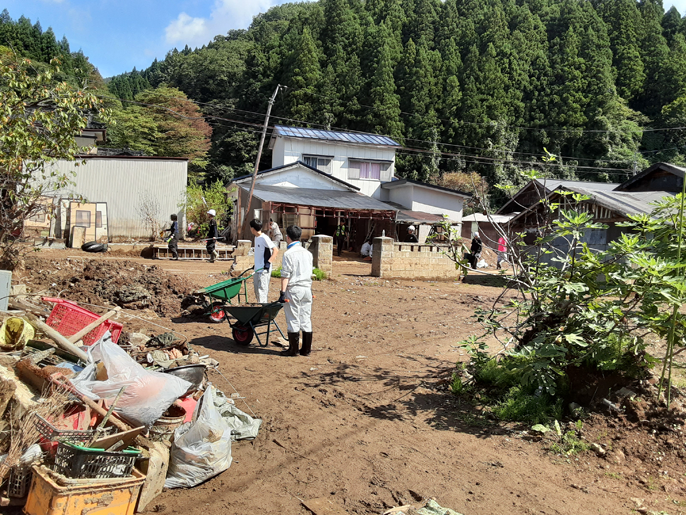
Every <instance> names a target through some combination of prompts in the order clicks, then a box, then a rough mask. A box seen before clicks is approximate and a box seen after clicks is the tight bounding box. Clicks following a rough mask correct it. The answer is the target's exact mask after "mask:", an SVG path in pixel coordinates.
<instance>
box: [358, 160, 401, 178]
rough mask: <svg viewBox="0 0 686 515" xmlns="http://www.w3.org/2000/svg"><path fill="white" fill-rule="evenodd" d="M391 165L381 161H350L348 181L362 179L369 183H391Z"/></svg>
mask: <svg viewBox="0 0 686 515" xmlns="http://www.w3.org/2000/svg"><path fill="white" fill-rule="evenodd" d="M390 169H391V163H385V162H381V161H355V160H352V159H351V160H350V165H349V167H348V179H362V180H368V181H390V180H391V177H390Z"/></svg>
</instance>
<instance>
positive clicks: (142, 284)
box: [23, 258, 195, 317]
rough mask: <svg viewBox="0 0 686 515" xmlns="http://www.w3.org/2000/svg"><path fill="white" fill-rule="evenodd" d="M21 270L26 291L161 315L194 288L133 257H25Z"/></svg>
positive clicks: (169, 313) (173, 309) (175, 309)
mask: <svg viewBox="0 0 686 515" xmlns="http://www.w3.org/2000/svg"><path fill="white" fill-rule="evenodd" d="M25 271H26V274H25V275H26V276H25V277H24V278H23V282H24V283H25V284H26V286H27V288H28V290H29V293H34V294H41V295H51V296H54V297H57V296H60V297H67V298H72V299H78V300H79V302H81V303H84V304H94V305H98V306H101V305H114V306H120V307H122V308H126V309H151V310H153V311H155V312H156V313H157V314H158V315H160V316H163V317H168V316H174V315H177V314H178V313H179V302H180V300H181V299H183V298H184V297H185V296H186V295H188V294H189V293H190V292H192V291H193V290H194V289H195V287H194V285H193V284H191V283H190V282H189V281H187V280H185V279H184V278H182V277H179V276H177V275H173V274H165V273H164V271H163V270H162V269H161V268H159V267H158V266H155V265H153V266H150V265H144V264H141V263H136V262H134V261H111V262H110V261H105V260H102V259H81V258H67V259H61V260H50V261H47V260H45V259H35V258H34V259H27V260H26V265H25ZM60 293H61V295H60Z"/></svg>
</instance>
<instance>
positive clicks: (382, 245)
mask: <svg viewBox="0 0 686 515" xmlns="http://www.w3.org/2000/svg"><path fill="white" fill-rule="evenodd" d="M372 244H373V246H374V247H373V249H372V275H373V276H374V277H383V276H384V275H389V272H390V271H391V262H392V260H393V238H384V237H380V238H374V241H373V243H372Z"/></svg>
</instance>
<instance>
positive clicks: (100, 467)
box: [55, 442, 140, 479]
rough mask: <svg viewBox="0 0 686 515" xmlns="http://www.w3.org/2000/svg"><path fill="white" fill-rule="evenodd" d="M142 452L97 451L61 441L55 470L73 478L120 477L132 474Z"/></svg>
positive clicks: (56, 456)
mask: <svg viewBox="0 0 686 515" xmlns="http://www.w3.org/2000/svg"><path fill="white" fill-rule="evenodd" d="M139 456H140V453H138V452H136V453H128V452H107V451H96V450H92V449H84V448H79V447H75V446H73V445H71V444H69V443H68V442H60V444H59V446H58V447H57V454H56V455H55V471H57V472H59V473H60V474H62V475H64V476H67V477H73V478H98V479H99V478H118V477H127V476H130V475H131V470H133V464H134V462H135V461H136V458H138V457H139Z"/></svg>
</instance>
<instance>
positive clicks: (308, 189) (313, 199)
mask: <svg viewBox="0 0 686 515" xmlns="http://www.w3.org/2000/svg"><path fill="white" fill-rule="evenodd" d="M269 148H270V149H271V150H272V168H270V169H269V170H265V171H263V172H260V173H259V174H258V176H257V181H256V185H255V191H254V193H253V200H252V203H251V205H250V210H251V212H250V214H249V217H250V218H258V219H261V220H262V221H263V222H267V221H268V220H269V218H272V219H274V220H275V221H276V222H277V223H278V224H279V225H280V226H282V227H285V226H287V225H290V224H292V223H298V224H299V225H300V226H301V227H302V228H303V229H304V237H309V236H311V235H312V234H314V233H318V234H329V235H332V234H333V233H334V231H335V228H336V226H337V225H338V223H339V221H341V220H342V221H345V223H346V224H347V225H348V227H349V229H350V246H351V247H352V248H357V247H359V246H361V245H362V243H363V242H364V241H365V239H367V238H368V237H371V236H380V235H381V234H382V233H385V234H386V235H387V236H393V237H396V238H397V239H404V237H405V235H406V227H407V226H408V225H410V224H425V225H426V226H427V227H426V228H425V230H424V231H422V233H423V234H422V235H423V236H425V235H426V233H428V232H429V227H431V226H432V225H433V224H436V223H437V222H439V221H441V220H443V216H444V215H447V216H448V218H449V219H450V220H451V221H452V222H453V223H455V224H460V223H461V220H462V204H463V201H464V199H465V198H467V197H469V195H467V194H464V193H461V192H457V191H453V190H449V189H446V188H440V187H437V186H433V185H430V184H424V183H421V182H416V181H409V180H406V179H400V180H399V179H397V178H396V177H395V151H396V149H398V148H400V145H399V144H398V142H396V141H394V140H393V139H391V138H389V137H387V136H379V135H377V134H364V133H350V132H335V131H326V130H319V129H307V128H300V127H284V126H280V125H277V126H276V127H275V129H274V132H273V134H272V137H271V140H270V142H269ZM251 182H252V176H251V175H247V176H244V177H239V178H237V179H235V180H234V184H235V185H237V186H238V188H237V189H236V190H235V192H234V195H235V199H236V210H235V211H234V212H236V213H241V216H240V217H235V218H236V220H238V219H242V218H243V214H244V213H245V208H246V204H247V199H248V192H249V190H250V185H251ZM236 229H239V228H238V227H236ZM234 234H237V235H238V236H239V237H241V238H249V234H247V231H246V233H245V234H241V233H240V230H238V231H237V232H235V233H234Z"/></svg>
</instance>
